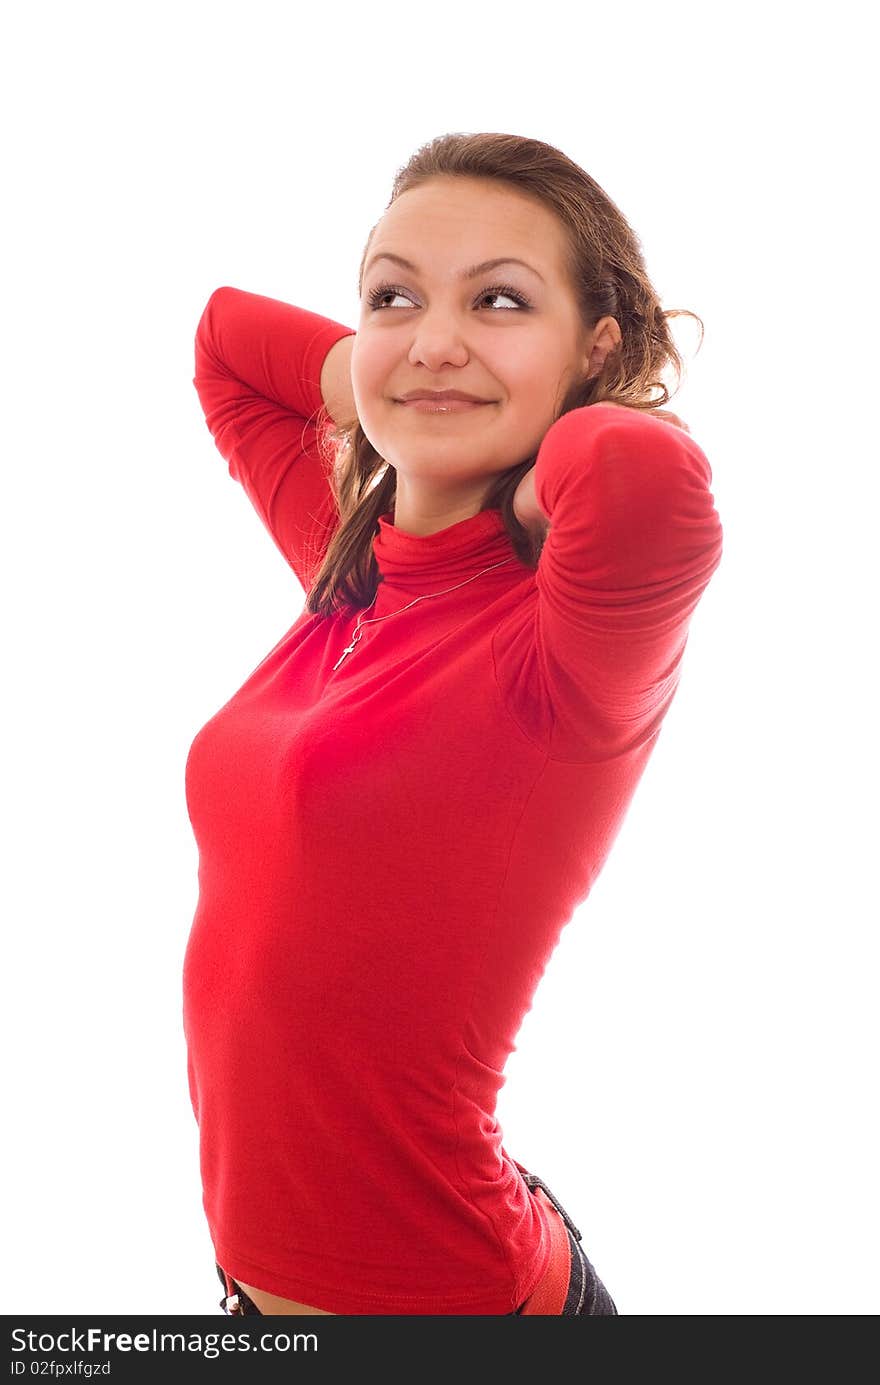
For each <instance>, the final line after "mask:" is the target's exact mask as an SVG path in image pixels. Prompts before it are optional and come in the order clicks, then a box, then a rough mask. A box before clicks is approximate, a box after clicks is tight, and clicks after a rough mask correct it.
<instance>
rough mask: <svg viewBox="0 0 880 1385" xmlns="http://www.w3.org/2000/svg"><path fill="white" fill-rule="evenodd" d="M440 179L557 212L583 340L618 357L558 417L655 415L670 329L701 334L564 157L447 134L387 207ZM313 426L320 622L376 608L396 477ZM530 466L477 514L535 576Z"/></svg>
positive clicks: (376, 459)
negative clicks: (601, 332) (321, 509)
mask: <svg viewBox="0 0 880 1385" xmlns="http://www.w3.org/2000/svg"><path fill="white" fill-rule="evenodd" d="M440 176H442V177H462V178H492V179H495V180H496V181H497V182H498V183H500V184H502V185H508V186H510V187H512V188H515V189H517V190H518V191H520V192H523V193H527V194H530V195H531V196H532V197H533V198H535V199H536V201H538V202H541V203H543V205H544V206H545V207H547V208H548V209H549V210H550V211H552V212H555V213H556V216H557V217H558V219H559V221H560V223H561V224H562V227H563V228H564V230H565V233H566V242H567V249H566V261H565V262H566V269H567V272H568V275H569V277H570V281H571V284H572V287H573V290H574V293H575V296H576V299H577V303H578V305H579V308H580V312H581V316H582V319H583V324H584V326H585V327H586V328H587V329H592V328H593V327H595V325H596V323H597V322H598V321H599V319H600V318H602V317H606V316H609V317H614V318H616V320H617V322H618V325H619V327H620V331H621V338H622V340H621V343H620V346H619V347H617V348H614V349H612V350H611V351H610V352H609V354H608V356H607V357H606V359H605V362H604V365H603V367H602V370H601V371H600V372H599V373H598V374H597V375H594V376H593V377H592V378H590V379H585V380H583V381H575V382H574V384H573V385H572V387H571V388H570V389H569V391H568V393H567V394H566V396H565V398H564V399H563V401H562V404H561V406H560V408H559V413H558V415H557V417H561V416H562V415H563V414H566V413H568V412H569V411H570V410H572V409H578V408H583V407H584V406H585V405H587V404H598V403H599V402H600V400H612V401H614V402H615V403H617V404H623V405H625V406H627V407H629V408H633V409H642V410H646V411H648V410H651V409H660V408H662V406H663V405H664V404H666V403H667V402H668V401H669V400H670V399H671V398H672V395H673V394H675V393H676V392H677V391H678V389H679V388H680V385H681V376H682V368H683V366H682V357H681V355H680V353H679V351H678V348H677V347H676V344H675V342H674V340H673V338H672V335H671V333H670V330H669V325H668V324H669V320H670V318H673V317H679V316H682V315H684V316H687V317H692V318H694V319H695V320H696V321H697V322H699V324H700V345H702V338H703V322H702V319H701V318H700V317H699V316H698V315H697V314H696V313H692V312H690V311H689V310H688V309H686V308H683V309H679V308H670V309H664V308H662V307H661V306H660V300H659V298H658V295H657V292H656V290H655V289H654V287H653V285H652V283H651V281H650V279H649V277H648V272H647V269H646V268H645V261H644V257H643V253H642V248H641V243H640V241H639V239H638V237H637V236H636V234H635V232H634V231H633V229H632V227H631V226H630V225H629V222H628V221H627V220H626V218H625V217H624V215H623V213H622V212H621V211H620V210H619V208H618V207H617V206H615V204H614V202H612V200H611V198H610V197H609V196H608V194H607V193H606V192H604V191H603V190H602V188H601V187H600V186H599V184H598V183H597V182H596V181H595V180H594V179H593V178H591V177H590V175H589V174H588V173H586V172H585V171H584V169H582V168H581V167H580V166H579V165H578V164H576V163H575V162H574V161H573V160H572V159H570V158H568V156H567V155H565V154H563V153H562V152H561V150H559V149H556V148H554V147H553V145H550V144H545V143H543V142H542V141H541V140H536V139H526V138H524V137H521V136H519V135H507V134H447V135H440V136H438V138H436V139H433V140H431V141H430V142H429V143H428V144H425V145H423V146H422V147H421V148H420V149H418V150H417V151H416V152H415V153H414V154H413V155H412V157H411V158H410V159H409V161H408V163H406V164H405V165H404V167H403V168H401V169H400V170H399V171H398V173H397V174H396V176H395V178H394V183H393V186H392V191H391V197H390V199H389V202H388V204H387V205H388V207H390V206H391V204H392V203H393V202H394V201H395V200H396V199H397V198H398V197H400V196H401V194H402V193H404V192H407V191H409V189H410V188H414V187H418V186H419V185H420V184H421V183H424V182H426V181H427V180H428V179H430V178H436V177H440ZM386 210H387V208H386ZM377 225H378V223H377ZM375 230H376V226H374V227H373V228H372V230H371V231H370V235H369V237H368V239H367V243H366V246H365V247H364V253H363V256H362V257H361V264H360V271H359V273H358V296H359V297H360V296H361V295H362V292H363V276H364V265H365V263H366V260H367V256H368V254H369V250H370V244H371V242H372V239H373V233H374V232H375ZM697 349H698V350H699V346H698V348H697ZM665 371H671V372H672V373H673V375H674V377H675V383H674V388H673V390H672V392H671V393H670V391H669V390H668V389H667V387H666V385H665V384H664V382H663V380H662V378H661V377H662V375H663V373H664V372H665ZM318 418H319V421H320V423H321V425H322V427H323V430H324V431H323V433H322V437H323V449H324V450H323V451H322V456H323V459H324V465H325V467H326V470H327V476H328V481H329V483H330V486H331V489H332V491H333V494H334V496H335V498H336V504H337V507H338V511H339V524H338V526H337V528H336V529H335V531H334V533H333V536H332V538H331V540H330V543H329V544H328V547H327V551H326V553H325V555H324V557H323V559H322V561H321V564H320V566H319V568H318V570H317V572H316V574H315V577H314V579H313V581H312V584H311V587H310V589H309V592H308V595H307V597H306V603H305V605H306V609H307V610H308V611H311V612H315V613H320V614H322V615H327V616H329V615H332V614H333V613H334V612H335V611H337V610H338V609H339V608H340V607H343V606H347V607H350V608H354V609H361V608H364V607H369V606H371V605H372V603H373V601H374V600H375V598H376V592H377V590H378V586H379V583H380V582H381V580H382V578H381V574H380V573H379V570H378V566H377V564H376V559H375V557H374V554H373V538H374V537H375V535H376V534H377V533H378V529H379V524H378V521H379V516H380V515H382V514H385V513H386V512H387V511H391V510H393V509H394V499H395V493H396V488H397V473H396V471H395V469H394V467H393V466H391V465H390V464H389V463H388V462H386V461H385V459H384V458H383V457H381V456H380V455H379V453H378V452H377V451H376V449H375V448H374V447H373V445H372V443H371V442H370V440H369V439H368V438H367V436H366V434H365V433H364V430H363V428H362V427H361V425H360V421H359V420H357V419H355V420H354V421H350V420H342V421H340V422H336V423H334V421H333V420H331V419H330V417H329V412H328V411H327V409H326V406H325V407H323V408H322V409H321V410H320V412H319V415H318ZM554 421H555V420H554ZM536 458H537V452H536V453H535V454H534V455H532V456H531V457H527V458H526V459H525V461H521V462H517V463H516V465H515V466H512V467H510V468H509V469H508V470H507V471H503V472H501V473H499V475H498V476H497V477H496V478H495V480H494V483H493V485H492V486H491V488H490V490H489V492H488V494H487V495H486V498H485V500H484V502H483V505H482V507H481V508H482V509H484V510H489V509H497V510H500V512H501V515H502V518H503V520H504V525H505V528H506V529H507V532H508V534H509V535H510V538H511V541H512V544H513V548H514V551H515V552H516V554H517V556H518V557H519V559H520V560H521V561H522V562H524V563H526V564H528V565H530V566H533V567H537V564H538V559H539V557H540V553H541V548H542V546H543V541H544V540H543V538H538V537H536V536H535V534H534V533H533V532H532V531H530V530H527V529H526V528H525V527H524V526H523V525H522V524H520V522H519V520H518V519H517V518H516V515H515V514H514V511H513V497H514V494H515V492H516V488H517V486H518V485H519V482H520V480H521V479H522V477H523V476H524V475H525V474H526V472H527V471H528V470H529V468H530V467H532V466H533V465H534V463H535V460H536Z"/></svg>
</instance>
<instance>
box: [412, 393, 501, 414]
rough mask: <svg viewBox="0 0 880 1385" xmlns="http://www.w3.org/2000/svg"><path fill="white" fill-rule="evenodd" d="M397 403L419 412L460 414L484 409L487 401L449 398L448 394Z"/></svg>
mask: <svg viewBox="0 0 880 1385" xmlns="http://www.w3.org/2000/svg"><path fill="white" fill-rule="evenodd" d="M398 403H400V404H402V405H403V407H404V408H405V409H412V410H413V411H415V412H416V413H420V414H441V415H442V414H460V413H467V412H468V411H469V410H474V409H484V408H485V407H486V405H487V404H488V403H489V400H488V399H450V398H449V397H448V396H447V397H445V398H442V397H441V398H440V399H401V400H398Z"/></svg>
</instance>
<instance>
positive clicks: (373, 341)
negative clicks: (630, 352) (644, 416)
mask: <svg viewBox="0 0 880 1385" xmlns="http://www.w3.org/2000/svg"><path fill="white" fill-rule="evenodd" d="M565 244H566V242H565V232H564V229H563V227H562V225H561V224H560V222H559V221H558V220H557V218H556V217H555V216H554V215H553V213H552V212H550V211H549V210H548V209H547V208H545V207H544V206H543V205H542V204H541V203H539V202H537V201H535V200H534V199H532V198H531V197H528V196H526V195H525V194H522V193H520V192H518V191H517V190H515V189H513V188H509V187H507V186H505V185H501V184H499V183H497V182H493V181H491V180H485V179H484V180H477V179H473V178H448V177H443V178H434V179H432V180H431V181H430V182H428V183H423V184H421V185H420V186H419V187H416V188H412V189H411V190H410V191H409V192H405V193H403V194H402V195H401V196H400V197H398V198H397V199H396V201H394V202H393V203H392V204H391V206H390V207H389V208H388V210H387V211H386V213H385V215H384V216H383V217H382V219H381V221H380V222H379V224H378V225H377V227H376V228H375V230H374V232H373V237H372V240H371V242H370V246H369V251H368V254H367V258H366V263H365V269H364V278H363V285H362V294H361V311H360V320H359V324H358V330H357V337H356V339H355V343H354V346H353V349H352V356H351V383H352V391H353V395H354V401H355V406H356V408H357V415H358V419H359V420H360V423H361V426H362V428H363V429H364V432H365V433H366V435H367V437H368V439H369V440H370V442H371V443H372V445H373V447H375V449H376V451H377V452H378V453H379V454H380V456H382V457H383V458H384V459H385V460H386V461H387V462H389V463H390V464H391V465H392V466H393V467H394V468H395V471H396V472H397V500H396V503H395V519H394V522H395V524H396V525H398V526H399V527H401V528H404V529H408V530H409V532H412V533H430V532H434V531H435V530H436V529H438V528H441V527H443V526H444V525H446V524H452V523H455V522H457V520H460V519H463V518H466V517H468V516H469V515H473V514H476V513H477V511H478V510H479V509H480V507H481V505H482V502H483V500H484V498H485V496H486V494H487V492H488V489H489V487H490V486H491V484H492V482H493V480H494V479H495V477H496V476H497V475H498V474H499V473H500V472H503V471H506V470H508V469H509V468H510V467H513V466H516V465H517V464H518V463H520V462H523V461H525V459H526V458H527V457H529V456H531V455H532V454H533V453H535V452H536V451H537V450H538V447H539V446H540V443H541V439H542V438H543V436H544V434H545V433H546V432H547V430H548V428H549V427H550V425H551V424H552V423H553V421H554V420H555V418H556V417H557V416H558V410H559V406H560V404H561V402H562V400H563V398H564V396H565V393H566V391H567V389H568V388H569V386H570V385H571V384H572V382H573V381H574V380H575V379H583V378H585V377H586V376H587V375H589V374H595V373H597V371H598V370H599V368H601V363H602V360H603V359H604V355H605V353H606V352H607V350H608V349H609V348H610V347H611V346H612V345H613V344H615V341H616V340H619V329H618V328H617V324H616V322H614V319H613V318H603V319H602V321H601V322H600V323H598V324H597V325H596V328H594V329H593V330H592V331H588V330H586V329H585V328H584V325H583V322H582V320H581V317H580V314H579V311H578V305H577V302H576V299H575V296H574V291H573V288H572V286H571V283H570V281H569V280H568V278H567V276H566V273H565V268H564V259H563V256H564V252H565ZM393 256H396V257H399V258H397V259H394V258H389V257H393ZM502 257H504V263H498V264H495V265H493V266H491V267H487V268H482V269H480V270H479V272H471V271H472V270H473V268H474V267H475V266H477V265H481V264H482V263H483V262H485V261H488V260H501V258H502ZM508 257H509V258H510V260H511V261H512V260H521V261H523V262H524V263H513V262H508ZM400 259H404V260H406V261H408V262H409V264H408V265H404V264H401V263H400ZM445 389H453V390H461V391H464V392H465V393H468V394H472V395H476V396H477V397H478V398H479V399H481V400H485V401H487V402H485V403H481V404H479V405H476V406H474V407H468V408H464V409H460V408H458V409H456V408H453V409H450V410H449V411H443V412H439V411H436V410H434V409H432V410H430V411H429V410H425V409H423V408H417V407H414V406H413V405H412V404H403V403H400V402H399V401H400V399H401V396H402V395H404V394H407V393H409V392H410V391H412V390H445Z"/></svg>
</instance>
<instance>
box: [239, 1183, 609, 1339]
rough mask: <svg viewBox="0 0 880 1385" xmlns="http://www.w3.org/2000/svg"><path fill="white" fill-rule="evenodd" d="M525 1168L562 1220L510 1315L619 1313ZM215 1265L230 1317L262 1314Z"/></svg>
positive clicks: (567, 1222)
mask: <svg viewBox="0 0 880 1385" xmlns="http://www.w3.org/2000/svg"><path fill="white" fill-rule="evenodd" d="M513 1162H514V1163H515V1164H516V1167H517V1168H518V1169H519V1171H520V1173H521V1174H522V1177H523V1180H524V1182H525V1183H526V1186H527V1187H528V1188H529V1189H530V1190H531V1192H532V1193H533V1194H534V1195H535V1196H536V1197H539V1196H540V1194H539V1192H538V1190H539V1189H540V1193H541V1194H543V1195H544V1198H545V1201H544V1203H543V1205H544V1208H545V1209H546V1210H549V1211H550V1216H551V1219H552V1209H554V1208H555V1210H556V1211H557V1212H558V1213H559V1217H560V1218H561V1220H558V1219H557V1220H556V1221H555V1224H554V1225H553V1226H552V1238H553V1243H552V1248H551V1254H550V1263H549V1265H548V1266H547V1269H546V1270H545V1271H544V1276H543V1278H542V1279H541V1280H540V1281H539V1283H538V1284H537V1285H536V1287H535V1288H534V1289H533V1291H532V1293H531V1294H530V1295H529V1297H528V1298H527V1299H526V1300H525V1301H524V1302H523V1303H521V1304H520V1305H519V1307H518V1308H515V1309H514V1311H513V1312H512V1313H507V1314H504V1315H503V1316H505V1317H511V1318H513V1317H516V1316H517V1315H525V1316H527V1315H533V1314H547V1313H550V1314H555V1315H557V1316H560V1317H567V1318H568V1317H576V1316H578V1315H583V1316H589V1317H617V1316H619V1315H618V1312H617V1305H616V1304H615V1302H614V1299H613V1298H612V1297H611V1295H610V1294H609V1292H608V1290H607V1289H606V1288H605V1285H604V1284H603V1283H602V1281H601V1279H600V1278H599V1276H598V1275H597V1273H596V1271H595V1269H594V1268H593V1266H592V1264H591V1263H590V1261H589V1260H588V1259H587V1256H586V1253H585V1252H584V1249H583V1247H582V1245H581V1239H582V1238H581V1233H580V1232H579V1231H578V1229H577V1227H576V1226H575V1224H574V1222H573V1221H572V1219H571V1217H570V1216H569V1215H568V1213H567V1212H566V1210H565V1208H564V1207H563V1206H562V1203H561V1202H560V1201H559V1199H558V1198H557V1197H556V1196H555V1194H553V1193H552V1192H551V1191H550V1189H549V1188H548V1187H547V1184H546V1183H545V1182H544V1180H543V1179H542V1178H539V1177H538V1175H537V1174H535V1173H529V1171H528V1170H527V1169H525V1168H523V1166H522V1164H520V1163H518V1162H517V1160H516V1159H514V1161H513ZM214 1267H215V1269H216V1271H217V1274H218V1275H219V1277H220V1283H221V1284H222V1285H223V1288H224V1291H225V1292H224V1294H223V1297H222V1298H221V1300H220V1307H221V1308H222V1309H223V1311H224V1313H227V1314H228V1315H229V1316H230V1317H252V1316H253V1315H256V1316H257V1317H262V1314H261V1313H260V1310H259V1308H258V1307H257V1305H256V1304H255V1303H254V1301H253V1299H251V1298H250V1297H249V1296H248V1295H247V1294H246V1293H245V1291H244V1289H242V1288H241V1286H240V1285H239V1284H237V1283H236V1281H235V1280H234V1279H233V1278H232V1276H231V1275H227V1274H226V1272H225V1270H224V1269H223V1268H222V1267H221V1266H220V1265H219V1264H217V1262H216V1260H215V1262H214Z"/></svg>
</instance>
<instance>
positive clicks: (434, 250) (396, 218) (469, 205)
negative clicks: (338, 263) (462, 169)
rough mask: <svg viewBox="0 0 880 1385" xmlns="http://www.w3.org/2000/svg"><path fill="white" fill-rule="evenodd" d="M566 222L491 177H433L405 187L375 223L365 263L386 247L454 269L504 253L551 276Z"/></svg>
mask: <svg viewBox="0 0 880 1385" xmlns="http://www.w3.org/2000/svg"><path fill="white" fill-rule="evenodd" d="M564 247H565V235H564V231H563V228H562V226H561V224H560V222H559V220H558V219H557V217H556V216H555V215H554V213H553V212H551V211H550V210H549V208H547V207H545V206H543V205H542V204H541V203H540V202H539V201H537V199H535V198H533V197H529V196H528V195H527V194H525V193H522V192H520V191H519V190H518V189H516V188H512V187H509V186H507V185H502V184H499V183H497V182H493V181H491V180H488V179H482V180H476V179H465V178H435V179H432V180H431V181H430V182H427V183H423V184H422V185H420V186H419V187H416V188H411V189H410V190H409V191H408V192H405V193H402V194H401V196H400V197H398V198H397V199H396V200H395V201H394V202H392V204H391V206H390V207H389V208H388V209H387V211H386V212H385V214H384V216H382V218H381V219H380V221H379V222H378V223H377V225H376V227H375V230H374V232H373V236H372V239H371V241H370V246H369V251H368V254H367V261H366V262H367V263H368V264H369V263H371V262H372V260H373V259H374V257H375V256H376V255H379V254H381V253H383V252H385V251H388V252H391V253H393V254H396V255H402V256H405V257H406V258H408V259H410V260H413V261H414V262H415V263H416V264H418V265H419V266H421V267H423V268H425V269H431V268H432V267H433V268H443V267H444V266H446V265H447V264H448V266H449V267H450V268H451V269H453V270H454V269H455V268H456V267H458V266H464V265H466V264H471V263H476V262H478V261H480V260H487V259H490V258H495V257H497V256H501V255H505V256H507V255H509V256H513V257H515V258H518V259H523V260H525V261H526V262H527V263H528V264H531V265H534V267H535V268H536V269H537V270H539V271H540V272H541V274H542V275H544V276H545V277H546V278H550V277H552V276H553V275H554V274H555V275H557V276H559V275H560V274H561V273H562V257H563V252H564Z"/></svg>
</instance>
